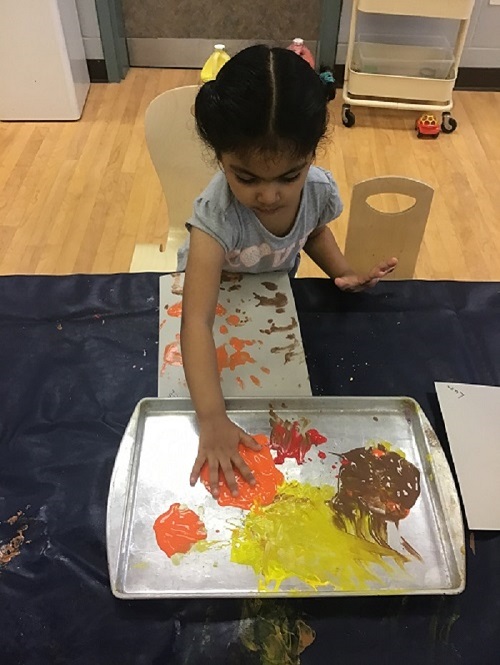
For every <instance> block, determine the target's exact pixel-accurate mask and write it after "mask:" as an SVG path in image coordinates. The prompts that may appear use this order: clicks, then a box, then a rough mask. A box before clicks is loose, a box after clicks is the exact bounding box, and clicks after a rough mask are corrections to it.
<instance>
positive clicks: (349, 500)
mask: <svg viewBox="0 0 500 665" xmlns="http://www.w3.org/2000/svg"><path fill="white" fill-rule="evenodd" d="M419 495H420V471H419V470H418V469H417V467H416V466H414V465H413V464H412V463H411V462H409V461H408V460H406V459H405V458H404V457H403V455H402V453H401V452H398V451H395V450H391V445H390V444H389V443H387V442H384V443H379V444H377V445H373V446H368V447H366V448H354V449H353V450H350V451H349V452H346V453H343V455H342V460H341V465H340V471H339V491H338V493H337V495H336V496H335V497H334V499H333V500H332V502H331V509H332V513H333V521H334V523H335V524H336V525H337V527H338V528H339V529H343V530H344V531H346V532H347V533H351V534H356V535H357V536H359V537H360V538H363V539H365V540H367V541H370V542H375V543H378V544H379V545H381V546H382V547H385V548H387V549H388V550H391V551H392V549H391V548H390V546H389V544H388V541H387V523H388V522H394V523H395V524H396V526H398V524H399V522H400V521H401V520H402V519H404V518H405V517H407V516H408V515H409V513H410V510H411V508H412V507H413V506H414V505H415V502H416V501H417V499H418V497H419ZM408 544H409V543H408ZM410 547H411V546H410ZM406 549H408V548H406ZM412 549H413V548H412ZM417 554H418V553H417V552H416V550H413V552H412V555H413V556H416V555H417ZM418 556H420V555H418ZM417 558H418V557H417Z"/></svg>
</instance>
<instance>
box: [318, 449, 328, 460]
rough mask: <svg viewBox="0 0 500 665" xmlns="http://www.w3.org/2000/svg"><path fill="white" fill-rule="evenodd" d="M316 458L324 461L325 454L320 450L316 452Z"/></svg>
mask: <svg viewBox="0 0 500 665" xmlns="http://www.w3.org/2000/svg"><path fill="white" fill-rule="evenodd" d="M318 457H319V458H320V459H326V453H325V452H323V451H322V450H320V451H319V452H318Z"/></svg>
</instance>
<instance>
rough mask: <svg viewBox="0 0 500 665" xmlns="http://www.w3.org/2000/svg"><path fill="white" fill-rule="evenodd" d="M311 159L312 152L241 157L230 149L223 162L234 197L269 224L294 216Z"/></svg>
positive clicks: (222, 159)
mask: <svg viewBox="0 0 500 665" xmlns="http://www.w3.org/2000/svg"><path fill="white" fill-rule="evenodd" d="M312 159H313V155H312V154H311V155H308V156H307V157H302V158H301V157H299V158H297V157H292V156H290V155H286V154H281V153H280V154H274V153H273V154H267V153H262V154H261V153H254V154H249V155H246V156H239V155H237V154H236V153H232V152H227V153H223V154H222V156H221V159H220V162H221V165H222V168H223V170H224V173H225V175H226V178H227V182H228V184H229V187H230V188H231V191H232V192H233V194H234V196H235V197H236V198H237V199H238V201H239V202H240V203H242V204H243V205H244V206H246V207H247V208H250V209H251V210H253V211H254V212H255V214H256V215H257V217H258V218H259V219H260V221H261V222H262V223H263V224H264V225H266V221H269V223H270V224H273V222H274V220H275V219H277V218H281V217H283V218H284V217H288V216H291V217H292V218H293V219H294V218H295V215H296V214H297V210H298V207H299V203H300V195H301V193H302V188H303V187H304V182H305V179H306V177H307V173H308V171H309V167H310V166H311V162H312Z"/></svg>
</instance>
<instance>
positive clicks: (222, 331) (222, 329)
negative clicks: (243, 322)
mask: <svg viewBox="0 0 500 665" xmlns="http://www.w3.org/2000/svg"><path fill="white" fill-rule="evenodd" d="M219 330H220V332H221V334H222V335H227V333H228V330H227V326H221V327H220V328H219Z"/></svg>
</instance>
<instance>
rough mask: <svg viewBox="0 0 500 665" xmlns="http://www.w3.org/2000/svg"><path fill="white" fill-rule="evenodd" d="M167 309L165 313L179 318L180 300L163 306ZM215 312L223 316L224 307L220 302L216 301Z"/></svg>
mask: <svg viewBox="0 0 500 665" xmlns="http://www.w3.org/2000/svg"><path fill="white" fill-rule="evenodd" d="M165 309H166V310H167V314H168V315H169V316H173V317H176V318H179V317H181V316H182V300H179V302H176V303H175V304H174V305H170V307H168V306H167V307H165ZM215 314H216V316H224V315H225V314H226V309H225V308H224V307H223V306H222V305H221V304H220V303H217V306H216V308H215Z"/></svg>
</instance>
